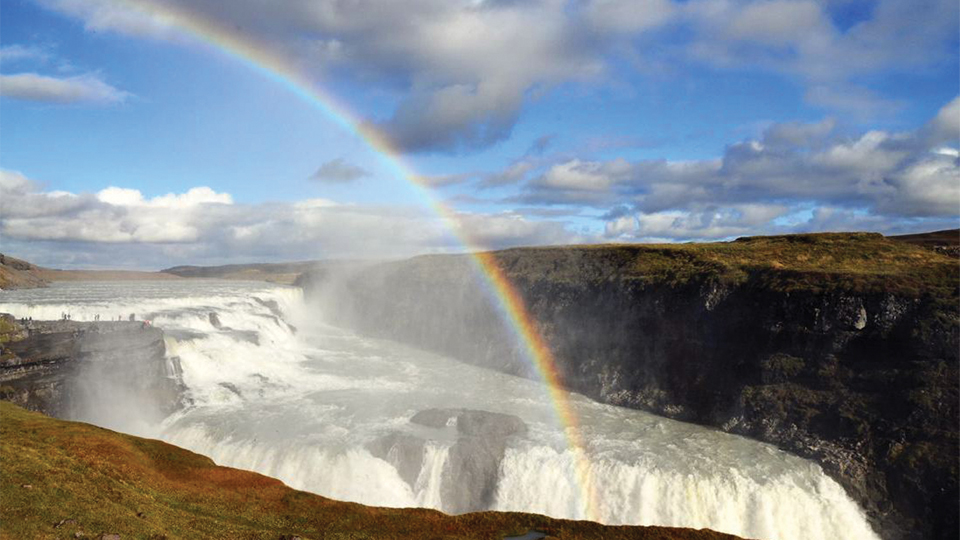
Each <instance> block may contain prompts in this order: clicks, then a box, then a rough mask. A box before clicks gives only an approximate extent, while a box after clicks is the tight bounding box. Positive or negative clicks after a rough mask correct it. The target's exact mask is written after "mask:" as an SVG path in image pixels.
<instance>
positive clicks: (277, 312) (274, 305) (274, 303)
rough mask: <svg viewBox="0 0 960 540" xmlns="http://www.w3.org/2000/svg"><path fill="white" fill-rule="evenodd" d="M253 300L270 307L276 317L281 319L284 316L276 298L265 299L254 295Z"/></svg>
mask: <svg viewBox="0 0 960 540" xmlns="http://www.w3.org/2000/svg"><path fill="white" fill-rule="evenodd" d="M253 300H254V301H255V302H256V303H258V304H260V305H261V306H263V307H265V308H267V309H269V310H270V313H272V314H273V315H274V316H275V317H277V318H281V319H282V318H283V312H282V311H280V304H278V303H277V301H276V300H264V299H263V298H260V297H257V296H254V297H253Z"/></svg>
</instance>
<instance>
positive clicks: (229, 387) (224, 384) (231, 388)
mask: <svg viewBox="0 0 960 540" xmlns="http://www.w3.org/2000/svg"><path fill="white" fill-rule="evenodd" d="M220 386H222V387H224V388H226V389H227V390H229V391H230V392H232V393H234V394H236V396H237V397H238V398H240V399H243V393H242V392H240V389H239V388H237V385H235V384H233V383H228V382H222V383H220ZM138 517H139V514H138Z"/></svg>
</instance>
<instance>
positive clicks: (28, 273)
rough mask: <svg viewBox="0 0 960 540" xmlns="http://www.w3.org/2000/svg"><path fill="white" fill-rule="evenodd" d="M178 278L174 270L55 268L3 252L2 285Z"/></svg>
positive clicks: (19, 286) (30, 286)
mask: <svg viewBox="0 0 960 540" xmlns="http://www.w3.org/2000/svg"><path fill="white" fill-rule="evenodd" d="M161 279H179V277H178V276H175V275H173V274H165V273H162V272H141V271H137V270H56V269H52V268H43V267H42V266H37V265H35V264H32V263H28V262H27V261H24V260H21V259H17V258H14V257H11V256H9V255H4V254H2V253H0V289H3V290H8V289H34V288H37V287H46V286H47V285H49V284H50V282H52V281H143V280H161Z"/></svg>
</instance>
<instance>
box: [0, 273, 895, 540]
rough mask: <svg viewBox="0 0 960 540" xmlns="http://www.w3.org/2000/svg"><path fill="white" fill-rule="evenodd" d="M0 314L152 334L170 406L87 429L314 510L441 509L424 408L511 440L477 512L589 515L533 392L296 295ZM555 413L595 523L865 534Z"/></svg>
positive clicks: (845, 517) (738, 474)
mask: <svg viewBox="0 0 960 540" xmlns="http://www.w3.org/2000/svg"><path fill="white" fill-rule="evenodd" d="M0 312H6V313H11V314H13V315H14V316H16V317H18V318H19V317H33V318H34V319H35V320H41V319H59V318H60V317H61V314H63V313H69V314H70V315H71V318H72V319H73V320H94V318H95V317H96V316H98V315H99V316H100V319H101V320H110V319H114V320H116V319H117V318H118V317H122V318H126V317H128V316H129V314H134V315H135V316H136V318H137V319H138V320H149V321H151V323H152V324H154V325H156V326H158V327H160V328H162V329H163V330H164V333H165V335H166V347H167V355H168V357H170V359H171V360H173V359H177V360H178V361H179V365H180V367H181V369H182V377H183V382H184V384H185V386H186V396H185V397H186V399H185V402H186V407H184V408H183V409H182V410H181V411H179V412H177V413H175V414H174V415H172V416H170V417H168V418H166V419H165V420H163V422H161V423H159V424H152V425H145V424H144V423H142V422H139V423H137V422H129V421H123V422H119V423H113V424H112V425H110V424H111V421H110V420H104V418H107V419H110V418H114V416H110V415H106V416H102V417H98V418H91V419H87V420H92V421H95V422H96V421H98V420H99V422H100V423H102V424H108V425H105V427H110V428H113V429H118V430H121V431H127V432H133V433H136V434H140V435H146V436H153V437H159V438H161V439H163V440H166V441H168V442H170V443H173V444H176V445H178V446H181V447H184V448H188V449H190V450H193V451H195V452H199V453H202V454H205V455H207V456H209V457H211V458H212V459H213V460H214V461H216V462H217V463H218V464H221V465H228V466H232V467H238V468H243V469H249V470H253V471H257V472H260V473H263V474H266V475H269V476H272V477H275V478H278V479H280V480H282V481H284V482H285V483H286V484H288V485H290V486H291V487H294V488H297V489H302V490H306V491H312V492H315V493H318V494H320V495H324V496H328V497H333V498H337V499H341V500H349V501H356V502H360V503H364V504H372V505H380V506H395V507H409V506H422V507H431V508H437V509H441V510H443V509H446V508H448V506H449V504H448V502H445V500H444V493H445V492H444V490H443V485H444V481H445V475H449V474H452V473H451V472H450V459H451V448H452V447H453V445H454V444H455V443H456V441H457V435H456V429H455V428H454V427H450V428H444V427H442V428H436V429H434V428H426V427H423V426H419V425H415V424H412V423H411V422H410V418H411V417H412V416H413V415H415V414H416V413H418V412H420V411H424V410H427V409H431V408H463V409H470V410H478V411H489V412H493V413H505V414H510V415H515V416H517V417H519V418H520V419H522V420H523V422H524V423H526V426H527V431H526V434H524V435H521V436H514V437H511V438H510V439H509V440H508V443H507V447H506V451H505V453H504V457H503V460H502V461H501V462H500V464H499V470H498V473H497V478H496V491H495V494H494V495H493V502H492V504H491V505H490V506H491V509H495V510H516V511H525V512H535V513H541V514H547V515H550V516H555V517H562V518H572V519H588V518H590V517H591V516H590V515H588V514H587V507H586V504H585V502H584V491H583V489H582V486H581V485H580V483H579V480H578V478H580V477H579V475H578V474H577V466H578V461H577V459H576V455H575V454H574V452H572V451H571V450H570V449H569V448H568V443H567V440H568V437H567V434H566V433H565V432H564V429H563V428H562V427H561V426H559V425H558V422H557V420H556V416H555V413H554V409H553V406H552V404H551V402H550V400H549V397H548V394H547V392H546V389H545V388H544V387H543V385H541V384H540V383H539V382H537V381H531V380H527V379H522V378H518V377H512V376H509V375H505V374H502V373H498V372H494V371H489V370H485V369H482V368H478V367H475V366H470V365H465V364H461V363H459V362H456V361H454V360H451V359H448V358H443V357H440V356H437V355H433V354H429V353H425V352H423V351H418V350H414V349H411V348H408V347H404V346H402V345H399V344H396V343H392V342H388V341H382V340H373V339H367V338H364V337H361V336H357V335H354V334H352V333H350V332H347V331H344V330H341V329H338V328H334V327H331V326H328V325H325V324H324V323H323V322H322V318H321V314H319V313H316V311H312V310H311V309H308V308H307V306H305V305H304V302H303V298H302V294H301V292H300V290H299V289H295V288H292V287H282V286H276V285H271V284H265V283H259V282H240V281H215V280H204V281H164V282H112V283H108V282H103V283H90V282H87V283H55V284H54V285H53V286H52V287H50V288H47V289H32V290H24V291H3V292H0ZM211 313H215V314H216V318H217V319H218V320H219V323H220V328H216V327H215V325H214V324H213V321H212V320H211V317H210V314H211ZM568 399H569V400H570V404H571V407H572V408H573V410H574V411H575V412H576V414H577V416H578V417H579V419H580V423H581V429H582V430H583V436H582V439H583V440H584V441H587V448H586V453H587V456H588V460H589V464H590V471H591V476H592V478H593V489H594V492H595V497H596V500H597V501H598V504H597V512H598V514H599V515H597V516H596V517H598V518H599V520H600V521H602V522H604V523H608V524H642V525H669V526H684V527H694V528H702V527H709V528H711V529H715V530H718V531H722V532H727V533H731V534H736V535H740V536H744V537H751V538H763V539H769V540H788V539H796V540H817V539H824V540H828V539H830V540H832V539H835V538H863V539H876V538H878V537H877V536H876V534H875V533H874V532H873V531H872V530H871V529H870V526H869V525H868V523H867V521H866V518H865V516H864V514H863V512H862V511H861V510H860V509H859V507H858V506H857V505H856V503H854V502H853V501H852V500H851V499H850V498H849V497H847V495H846V494H845V493H844V491H843V489H842V488H841V487H840V486H839V485H838V484H837V483H836V482H834V481H833V480H831V479H830V478H829V477H827V476H826V475H825V474H824V473H823V472H822V470H821V469H820V467H819V466H817V465H816V464H814V463H812V462H809V461H806V460H803V459H800V458H797V457H794V456H791V455H789V454H786V453H784V452H781V451H779V450H777V449H776V448H775V447H773V446H770V445H767V444H763V443H759V442H756V441H752V440H749V439H746V438H742V437H737V436H733V435H729V434H725V433H722V432H719V431H715V430H711V429H707V428H703V427H699V426H694V425H690V424H685V423H681V422H676V421H672V420H669V419H665V418H660V417H657V416H654V415H651V414H647V413H644V412H641V411H635V410H630V409H623V408H618V407H612V406H607V405H602V404H598V403H596V402H593V401H590V400H588V399H586V398H584V397H583V396H580V395H576V394H570V395H569V396H568ZM394 436H402V437H408V438H415V439H416V440H422V441H425V444H423V447H422V452H421V454H420V455H419V456H418V457H417V458H416V459H417V461H418V464H417V467H415V469H416V471H415V475H414V476H408V477H406V478H405V477H404V471H403V470H400V469H401V468H398V466H397V460H399V459H401V458H400V457H399V456H398V452H402V448H401V447H400V446H397V447H393V448H391V449H390V452H393V453H392V454H387V455H380V457H377V456H375V455H374V454H375V453H376V452H375V451H373V450H372V449H373V448H374V447H375V446H376V445H377V444H378V441H382V440H384V438H385V437H394ZM446 480H450V479H449V478H446ZM448 483H449V482H448ZM479 509H480V508H477V510H479Z"/></svg>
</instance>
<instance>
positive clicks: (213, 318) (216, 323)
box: [207, 311, 223, 330]
mask: <svg viewBox="0 0 960 540" xmlns="http://www.w3.org/2000/svg"><path fill="white" fill-rule="evenodd" d="M207 318H208V319H209V320H210V324H211V325H212V326H213V327H214V328H216V329H217V330H222V329H223V323H221V322H220V316H219V315H217V314H216V313H214V312H212V311H211V312H210V313H209V314H208V315H207Z"/></svg>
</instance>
